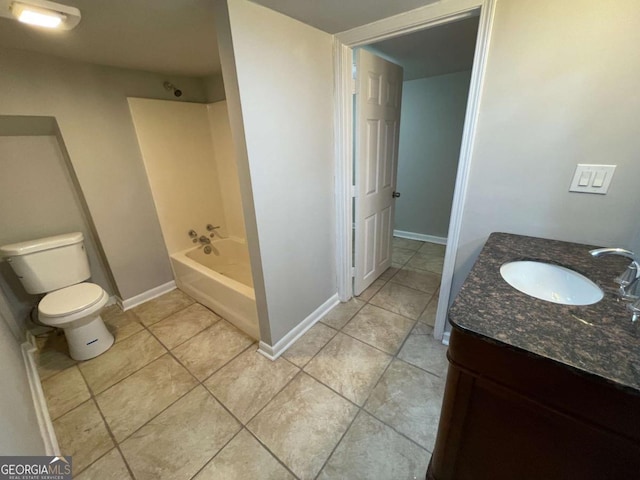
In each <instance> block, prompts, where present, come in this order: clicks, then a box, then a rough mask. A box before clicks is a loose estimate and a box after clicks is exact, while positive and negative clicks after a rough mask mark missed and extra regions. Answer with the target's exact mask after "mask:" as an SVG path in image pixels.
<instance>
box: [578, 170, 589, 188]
mask: <svg viewBox="0 0 640 480" xmlns="http://www.w3.org/2000/svg"><path fill="white" fill-rule="evenodd" d="M590 180H591V172H589V171H586V170H585V171H584V172H582V173H581V174H580V180H578V186H579V187H588V186H589V181H590Z"/></svg>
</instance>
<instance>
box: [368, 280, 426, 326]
mask: <svg viewBox="0 0 640 480" xmlns="http://www.w3.org/2000/svg"><path fill="white" fill-rule="evenodd" d="M430 298H431V295H429V294H427V293H424V292H420V291H418V290H414V289H413V288H409V287H405V286H403V285H398V284H397V283H392V282H389V283H387V284H386V285H385V286H384V287H382V288H381V289H380V291H379V292H378V293H376V294H375V296H374V297H373V298H372V299H371V300H370V301H369V303H371V304H372V305H375V306H376V307H380V308H384V309H385V310H389V311H391V312H394V313H398V314H400V315H404V316H405V317H408V318H411V319H413V320H417V318H418V317H419V316H420V314H421V313H422V312H423V310H424V308H425V307H426V306H427V303H429V299H430Z"/></svg>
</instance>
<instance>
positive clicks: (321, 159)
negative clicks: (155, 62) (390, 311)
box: [216, 0, 336, 345]
mask: <svg viewBox="0 0 640 480" xmlns="http://www.w3.org/2000/svg"><path fill="white" fill-rule="evenodd" d="M216 5H217V10H216V18H217V23H216V28H217V30H218V34H219V35H220V37H219V45H220V55H221V59H222V65H223V75H224V79H225V90H226V95H227V101H228V103H229V111H230V117H231V125H232V131H233V137H234V144H235V148H236V153H237V155H238V169H239V172H240V178H241V185H242V195H243V199H244V204H245V217H246V218H247V222H246V226H247V235H248V237H249V247H250V252H251V257H252V268H253V273H254V282H255V284H256V301H257V305H258V314H259V317H260V334H261V340H262V341H264V342H265V343H267V344H269V345H274V344H275V343H277V342H278V340H280V339H281V338H282V337H284V336H285V335H286V334H287V333H288V332H289V331H291V329H293V328H294V327H296V326H297V325H298V324H299V323H300V322H301V321H302V320H304V319H305V318H306V317H307V316H308V315H309V314H311V313H312V312H313V311H314V310H316V309H317V308H318V307H319V306H320V305H322V304H323V303H324V302H325V301H326V300H327V299H329V298H330V297H331V296H332V295H333V294H335V293H336V274H335V245H334V244H335V219H334V196H333V191H334V185H333V175H334V162H333V63H332V62H333V52H332V48H333V42H332V37H331V35H328V34H326V33H324V32H321V31H319V30H316V29H314V28H312V27H309V26H307V25H305V24H303V23H300V22H297V21H295V20H292V19H291V18H288V17H285V16H284V15H281V14H278V13H276V12H273V11H271V10H268V9H266V8H264V7H260V6H258V5H255V4H253V3H250V2H248V1H246V0H230V1H229V2H228V17H225V14H226V13H227V6H226V5H225V2H224V1H218V2H217V3H216ZM247 200H253V201H251V202H248V201H247ZM251 206H253V208H254V209H255V210H254V211H252V210H253V209H252V208H251ZM253 214H255V216H254V217H253ZM254 218H255V222H254ZM254 229H255V230H254ZM254 231H255V233H256V235H255V237H254V236H253V233H254ZM260 259H261V262H260ZM260 265H261V267H262V271H260V269H259V266H260Z"/></svg>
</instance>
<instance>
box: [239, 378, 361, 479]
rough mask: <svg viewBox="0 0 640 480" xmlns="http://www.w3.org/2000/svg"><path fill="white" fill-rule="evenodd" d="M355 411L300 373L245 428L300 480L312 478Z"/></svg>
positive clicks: (323, 387) (343, 400)
mask: <svg viewBox="0 0 640 480" xmlns="http://www.w3.org/2000/svg"><path fill="white" fill-rule="evenodd" d="M357 411H358V409H357V407H356V406H355V405H353V404H352V403H351V402H349V401H347V400H345V399H344V398H342V397H341V396H339V395H337V394H336V393H334V392H332V391H331V390H330V389H328V388H327V387H325V386H324V385H322V384H321V383H319V382H317V381H316V380H314V379H313V378H311V377H309V376H308V375H305V374H304V373H302V374H300V375H298V376H297V377H296V378H294V379H293V381H292V382H291V383H290V384H289V385H287V387H286V388H285V389H284V390H283V391H281V392H280V393H279V394H278V395H276V397H275V398H274V399H273V400H272V401H271V402H270V403H269V404H268V405H267V406H266V407H265V408H264V410H262V411H261V412H260V413H259V414H258V415H257V416H256V417H254V418H253V420H251V421H250V422H249V424H248V425H247V427H248V428H249V430H251V431H252V432H253V433H254V434H255V435H256V436H257V437H258V438H259V439H260V441H261V442H262V443H264V444H265V445H266V446H267V448H268V449H269V450H270V451H271V452H273V453H274V454H275V455H276V456H277V457H278V458H279V459H280V460H281V461H282V462H283V463H284V464H285V465H287V467H288V468H290V469H291V470H292V471H293V473H295V474H296V475H297V476H298V477H299V478H301V479H311V478H315V476H316V475H317V474H318V472H319V471H320V469H321V468H322V465H323V464H324V462H325V460H326V459H327V458H328V457H329V455H330V454H331V452H332V450H333V449H334V447H335V446H336V445H337V443H338V442H339V441H340V438H341V437H342V435H343V434H344V432H345V431H346V430H347V428H348V426H349V424H350V423H351V421H352V420H353V418H354V417H355V415H356V413H357Z"/></svg>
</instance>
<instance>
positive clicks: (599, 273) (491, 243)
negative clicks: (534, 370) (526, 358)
mask: <svg viewBox="0 0 640 480" xmlns="http://www.w3.org/2000/svg"><path fill="white" fill-rule="evenodd" d="M607 246H617V245H607ZM592 248H597V247H594V246H590V245H581V244H576V243H568V242H560V241H555V240H547V239H543V238H534V237H525V236H521V235H512V234H506V233H493V234H491V236H490V237H489V239H488V240H487V242H486V244H485V246H484V248H483V250H482V252H481V253H480V256H479V257H478V260H477V261H476V263H475V265H474V266H473V269H472V270H471V272H470V274H469V276H468V278H467V280H466V282H465V284H464V285H463V287H462V290H461V291H460V293H459V294H458V296H457V298H456V300H455V302H454V303H453V305H452V307H451V309H450V310H449V320H450V321H451V323H452V325H454V327H457V328H460V329H462V330H464V331H466V332H469V333H472V334H474V335H478V336H480V337H483V338H484V339H485V340H488V341H491V342H494V343H498V344H502V345H504V346H507V347H509V348H514V349H516V350H520V351H525V352H528V353H530V354H533V355H536V356H539V357H543V358H545V359H547V360H550V361H553V362H556V363H559V364H562V365H564V366H566V367H567V368H571V369H573V370H575V371H576V372H577V373H580V374H586V375H589V376H595V377H597V378H598V379H600V380H602V381H604V382H607V383H611V384H613V385H614V386H616V387H618V388H622V389H625V390H627V391H630V392H633V393H635V394H640V326H639V325H636V324H632V323H631V314H630V313H629V312H627V311H626V310H625V308H624V304H623V303H622V302H620V301H619V300H618V299H617V296H616V295H615V291H616V288H617V285H616V284H615V283H614V282H613V279H614V278H615V277H616V276H617V275H619V274H620V273H622V272H623V271H624V269H625V268H626V266H627V265H628V263H629V261H628V260H627V259H624V258H621V257H614V256H611V255H609V256H603V257H600V258H594V257H592V256H591V255H590V254H589V250H590V249H592ZM513 260H543V261H547V262H550V263H556V264H558V265H562V266H564V267H567V268H570V269H572V270H575V271H577V272H579V273H582V274H583V275H585V276H586V277H588V278H590V279H591V280H592V281H594V282H595V283H596V284H598V285H599V286H600V288H602V289H603V291H604V292H605V297H604V298H603V299H602V300H601V301H600V302H598V303H596V304H593V305H587V306H568V305H558V304H555V303H551V302H546V301H544V300H538V299H536V298H533V297H530V296H528V295H526V294H524V293H521V292H519V291H518V290H516V289H514V288H513V287H511V286H510V285H509V284H508V283H507V282H505V281H504V280H503V279H502V277H501V276H500V267H501V266H502V264H504V263H507V262H510V261H513ZM637 323H640V322H637Z"/></svg>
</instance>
